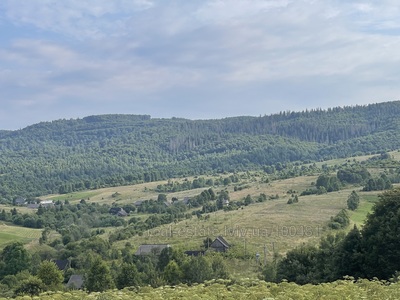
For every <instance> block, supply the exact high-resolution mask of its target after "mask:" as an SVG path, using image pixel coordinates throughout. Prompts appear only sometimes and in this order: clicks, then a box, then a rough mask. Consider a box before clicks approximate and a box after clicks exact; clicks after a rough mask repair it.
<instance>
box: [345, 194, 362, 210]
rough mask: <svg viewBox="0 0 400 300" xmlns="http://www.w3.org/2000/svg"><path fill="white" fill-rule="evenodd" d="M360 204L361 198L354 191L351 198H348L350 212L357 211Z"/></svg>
mask: <svg viewBox="0 0 400 300" xmlns="http://www.w3.org/2000/svg"><path fill="white" fill-rule="evenodd" d="M359 204H360V197H359V196H358V194H357V193H356V192H355V191H352V192H351V194H350V196H349V197H348V198H347V208H348V209H350V210H356V209H357V208H358V205H359Z"/></svg>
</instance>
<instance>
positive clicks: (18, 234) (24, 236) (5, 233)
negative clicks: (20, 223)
mask: <svg viewBox="0 0 400 300" xmlns="http://www.w3.org/2000/svg"><path fill="white" fill-rule="evenodd" d="M41 234H42V230H41V229H31V228H24V227H17V226H13V225H7V224H4V223H0V249H2V248H4V247H5V246H7V245H8V244H10V243H12V242H22V243H26V244H28V243H31V242H36V241H37V240H38V239H39V238H40V236H41Z"/></svg>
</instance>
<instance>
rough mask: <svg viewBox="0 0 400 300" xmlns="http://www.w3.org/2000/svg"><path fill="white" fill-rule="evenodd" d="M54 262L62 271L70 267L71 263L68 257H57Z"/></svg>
mask: <svg viewBox="0 0 400 300" xmlns="http://www.w3.org/2000/svg"><path fill="white" fill-rule="evenodd" d="M53 262H54V263H55V264H56V266H57V268H58V269H59V270H60V271H66V270H67V269H69V268H70V263H69V260H67V259H55V260H53Z"/></svg>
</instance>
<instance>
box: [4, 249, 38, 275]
mask: <svg viewBox="0 0 400 300" xmlns="http://www.w3.org/2000/svg"><path fill="white" fill-rule="evenodd" d="M30 266H31V256H30V254H29V253H28V251H27V250H26V249H25V248H24V246H23V244H22V243H19V242H17V243H12V244H11V245H8V246H6V247H5V248H4V249H3V251H2V252H1V254H0V267H1V268H0V279H1V278H3V277H4V276H7V275H15V274H17V273H19V272H21V271H23V270H28V269H29V268H30Z"/></svg>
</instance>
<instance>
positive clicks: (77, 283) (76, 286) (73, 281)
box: [67, 274, 84, 290]
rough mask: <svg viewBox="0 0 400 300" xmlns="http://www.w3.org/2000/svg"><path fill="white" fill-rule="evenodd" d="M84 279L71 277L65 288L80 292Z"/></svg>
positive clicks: (77, 276)
mask: <svg viewBox="0 0 400 300" xmlns="http://www.w3.org/2000/svg"><path fill="white" fill-rule="evenodd" d="M83 283H84V279H83V276H82V275H77V274H75V275H71V277H70V278H69V280H68V283H67V287H68V288H69V289H73V290H80V289H81V288H82V287H83Z"/></svg>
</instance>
